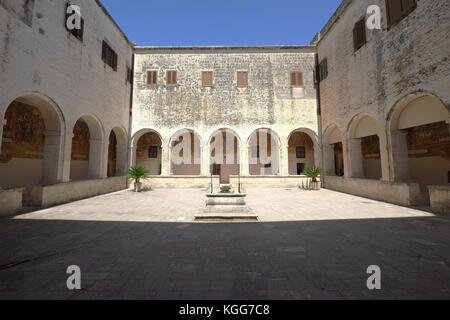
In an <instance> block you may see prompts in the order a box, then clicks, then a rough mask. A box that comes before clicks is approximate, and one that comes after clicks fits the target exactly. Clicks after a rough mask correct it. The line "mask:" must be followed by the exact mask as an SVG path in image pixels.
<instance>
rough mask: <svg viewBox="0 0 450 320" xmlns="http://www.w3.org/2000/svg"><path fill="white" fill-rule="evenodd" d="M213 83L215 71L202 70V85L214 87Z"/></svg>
mask: <svg viewBox="0 0 450 320" xmlns="http://www.w3.org/2000/svg"><path fill="white" fill-rule="evenodd" d="M212 85H213V73H212V71H203V72H202V86H204V87H212Z"/></svg>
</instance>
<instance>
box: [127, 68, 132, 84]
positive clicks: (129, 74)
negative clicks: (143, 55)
mask: <svg viewBox="0 0 450 320" xmlns="http://www.w3.org/2000/svg"><path fill="white" fill-rule="evenodd" d="M127 82H128V83H133V69H131V68H130V67H127Z"/></svg>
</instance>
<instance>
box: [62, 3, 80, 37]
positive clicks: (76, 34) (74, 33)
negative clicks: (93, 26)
mask: <svg viewBox="0 0 450 320" xmlns="http://www.w3.org/2000/svg"><path fill="white" fill-rule="evenodd" d="M70 5H71V4H70V3H67V5H66V19H65V20H64V25H65V26H66V29H67V31H68V32H69V33H70V34H72V35H73V36H74V37H75V38H77V39H78V40H80V41H81V42H83V37H84V19H83V18H82V17H80V29H76V28H74V29H72V30H69V29H68V28H67V21H68V19H69V17H71V16H72V15H73V14H75V12H73V13H70V14H69V13H67V9H68V8H69V6H70Z"/></svg>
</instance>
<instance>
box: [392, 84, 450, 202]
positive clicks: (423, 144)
mask: <svg viewBox="0 0 450 320" xmlns="http://www.w3.org/2000/svg"><path fill="white" fill-rule="evenodd" d="M449 124H450V110H449V107H448V106H446V105H445V104H444V103H443V102H442V100H441V99H440V98H439V97H437V96H435V95H434V94H432V93H428V92H423V91H416V92H412V93H409V94H407V95H405V96H404V97H403V98H401V99H399V100H398V101H397V102H396V103H395V104H394V105H393V107H392V108H391V109H390V110H389V113H388V114H387V118H386V130H387V135H388V148H389V151H390V152H389V161H390V164H389V165H390V171H391V175H390V178H391V179H392V180H394V181H402V182H416V183H418V184H419V185H420V189H421V192H422V198H423V199H422V201H423V202H424V203H426V202H427V201H428V196H429V194H428V190H427V186H429V185H447V184H448V174H449V172H450V152H449V150H450V141H449V140H450V126H449Z"/></svg>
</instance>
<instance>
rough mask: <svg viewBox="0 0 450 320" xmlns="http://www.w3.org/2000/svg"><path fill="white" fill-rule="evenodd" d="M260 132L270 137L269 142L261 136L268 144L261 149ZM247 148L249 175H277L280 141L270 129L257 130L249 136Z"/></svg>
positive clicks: (278, 171)
mask: <svg viewBox="0 0 450 320" xmlns="http://www.w3.org/2000/svg"><path fill="white" fill-rule="evenodd" d="M261 131H266V132H268V135H270V140H269V139H268V137H264V136H263V137H264V138H265V139H267V140H266V141H267V142H268V143H267V145H266V146H262V148H261V145H260V141H259V137H260V132H261ZM263 141H264V140H263ZM269 141H270V142H269ZM247 146H248V151H247V152H248V166H249V174H250V175H278V174H279V173H280V151H281V139H280V136H279V135H278V133H277V132H275V131H274V130H272V129H270V128H258V129H256V130H254V131H253V132H252V133H251V134H250V135H249V137H248V139H247Z"/></svg>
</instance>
